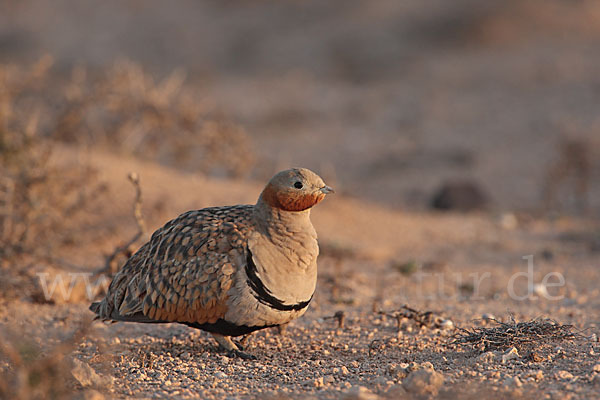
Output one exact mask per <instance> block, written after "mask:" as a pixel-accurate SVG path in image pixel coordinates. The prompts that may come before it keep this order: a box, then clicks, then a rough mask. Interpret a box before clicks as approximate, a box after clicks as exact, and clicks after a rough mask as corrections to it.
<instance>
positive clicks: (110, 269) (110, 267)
mask: <svg viewBox="0 0 600 400" xmlns="http://www.w3.org/2000/svg"><path fill="white" fill-rule="evenodd" d="M127 178H128V179H129V181H130V182H131V183H132V184H133V186H134V187H135V201H134V203H133V216H134V217H135V221H136V224H137V227H138V230H137V232H136V233H135V235H133V237H132V238H131V239H130V240H129V241H127V243H125V244H123V245H121V246H118V247H117V248H115V250H114V251H113V252H112V253H111V254H110V255H109V256H108V257H106V263H105V265H104V267H103V268H102V269H100V270H98V271H96V275H101V274H109V275H111V276H112V275H114V274H115V273H116V272H117V270H118V266H119V265H118V263H117V258H118V257H119V256H121V255H124V256H126V257H127V258H129V257H131V253H132V252H133V249H132V247H133V245H134V244H135V243H136V242H137V241H138V240H139V239H140V238H141V237H142V236H145V235H146V222H145V221H144V216H143V215H142V189H141V187H140V179H139V176H138V174H137V172H130V173H129V175H128V176H127Z"/></svg>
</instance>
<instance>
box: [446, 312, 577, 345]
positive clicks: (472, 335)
mask: <svg viewBox="0 0 600 400" xmlns="http://www.w3.org/2000/svg"><path fill="white" fill-rule="evenodd" d="M491 321H493V322H495V323H496V324H497V326H495V327H492V328H473V329H471V330H469V329H462V328H459V330H460V332H459V333H457V334H456V335H455V336H454V338H453V339H454V340H453V342H452V343H456V344H460V345H463V346H470V347H472V348H474V349H478V350H480V351H481V352H486V351H491V350H501V351H503V350H506V349H509V348H511V347H516V348H517V350H519V351H524V350H527V349H529V348H531V347H533V346H539V345H541V344H544V343H549V342H558V341H563V340H567V341H572V340H575V339H576V338H578V337H579V336H580V335H579V334H578V333H576V332H573V329H574V327H573V325H562V324H560V323H558V322H556V321H554V320H551V319H534V320H531V321H527V322H516V321H515V320H514V319H513V318H512V317H511V321H510V322H509V323H505V322H501V321H498V320H495V319H492V320H491Z"/></svg>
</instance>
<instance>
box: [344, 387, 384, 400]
mask: <svg viewBox="0 0 600 400" xmlns="http://www.w3.org/2000/svg"><path fill="white" fill-rule="evenodd" d="M343 398H344V399H345V400H377V399H379V396H377V395H376V394H374V393H373V392H371V391H370V390H369V389H367V388H366V387H364V386H354V387H352V388H350V390H348V391H347V392H346V394H345V395H344V397H343Z"/></svg>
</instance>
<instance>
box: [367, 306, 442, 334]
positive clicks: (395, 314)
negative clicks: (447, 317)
mask: <svg viewBox="0 0 600 400" xmlns="http://www.w3.org/2000/svg"><path fill="white" fill-rule="evenodd" d="M378 314H381V315H385V316H387V317H390V318H394V319H395V320H396V322H397V324H398V330H400V328H401V325H402V321H403V320H404V319H410V320H413V321H415V322H416V323H417V325H419V327H421V326H426V327H428V328H431V327H434V326H438V325H439V323H440V321H441V320H442V319H441V318H440V317H437V316H436V315H435V314H434V312H433V311H418V310H415V309H413V308H410V307H409V306H407V305H406V304H405V305H403V306H402V307H401V308H400V310H395V311H378Z"/></svg>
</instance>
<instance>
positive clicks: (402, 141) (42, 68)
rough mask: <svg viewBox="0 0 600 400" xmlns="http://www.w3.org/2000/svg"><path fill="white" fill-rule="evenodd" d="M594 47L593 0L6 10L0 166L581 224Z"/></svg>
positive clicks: (594, 117)
mask: <svg viewBox="0 0 600 400" xmlns="http://www.w3.org/2000/svg"><path fill="white" fill-rule="evenodd" d="M599 46H600V3H598V2H596V1H592V0H589V1H588V0H577V1H576V0H570V1H564V0H552V1H529V0H513V1H507V0H488V1H478V0H455V1H452V2H449V1H446V0H431V1H427V2H423V1H419V0H407V1H377V2H364V1H357V0H335V1H334V0H331V1H326V2H325V1H318V0H303V1H287V2H275V1H233V0H227V1H222V0H220V1H195V0H185V1H179V2H177V3H172V2H164V1H159V0H143V1H142V0H118V1H117V0H104V1H102V2H98V1H91V0H78V1H67V0H54V1H52V2H48V1H43V0H19V1H16V0H4V1H2V3H0V62H1V63H2V72H1V74H0V75H1V78H0V79H1V81H0V92H2V94H1V95H0V97H2V99H1V100H0V102H1V104H2V118H3V121H2V125H3V128H4V129H3V135H4V138H3V143H4V147H3V149H4V151H5V152H7V151H8V152H14V151H16V150H15V148H14V147H15V146H16V145H14V146H13V145H11V146H12V147H11V146H8V145H6V143H9V142H11V141H12V142H13V143H14V142H15V140H16V141H17V142H18V141H19V140H20V139H15V137H13V138H12V139H10V140H9V139H7V138H9V136H10V135H11V132H12V133H14V135H16V136H18V135H22V134H23V132H26V133H27V135H28V137H43V138H46V139H48V138H49V139H51V140H53V141H61V142H65V143H75V144H77V145H84V146H89V147H90V148H96V147H98V148H103V149H108V150H110V151H113V152H124V153H131V154H134V155H137V156H141V157H144V158H148V159H151V160H156V161H159V162H161V163H163V164H166V165H168V166H173V167H175V168H181V169H185V170H188V171H194V172H198V173H204V174H208V175H211V176H216V177H231V176H233V177H240V178H255V179H257V180H261V181H262V180H264V179H265V178H267V177H269V176H271V174H272V173H273V172H275V171H276V170H278V169H280V168H284V167H288V166H290V165H294V166H305V167H309V168H311V169H314V170H317V171H320V173H321V174H322V175H323V176H324V177H325V179H326V180H327V181H330V182H332V184H333V185H335V186H337V187H338V188H339V189H340V190H341V191H342V192H343V193H344V194H346V195H348V196H355V197H359V198H361V199H366V200H369V201H373V202H377V203H381V204H383V205H386V206H390V207H394V208H400V209H417V210H418V209H425V208H429V207H432V206H434V207H436V208H458V209H478V208H482V207H488V208H492V209H496V210H526V211H530V212H533V211H540V210H554V211H559V212H569V213H571V212H575V213H581V212H589V211H590V210H592V212H594V213H595V214H597V213H598V211H597V210H598V209H600V201H599V200H600V196H599V194H600V184H598V183H597V182H598V176H599V175H600V174H599V170H600V165H599V164H600V161H598V160H599V158H598V155H600V134H599V132H600V119H599V112H598V111H600V73H599V72H600V51H598V50H599ZM21 125H22V126H21ZM15 132H17V133H15ZM14 135H13V136H14ZM26 145H27V144H25V143H20V144H19V145H18V146H26ZM18 146H17V147H18ZM142 172H143V171H142ZM594 210H595V211H594Z"/></svg>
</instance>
